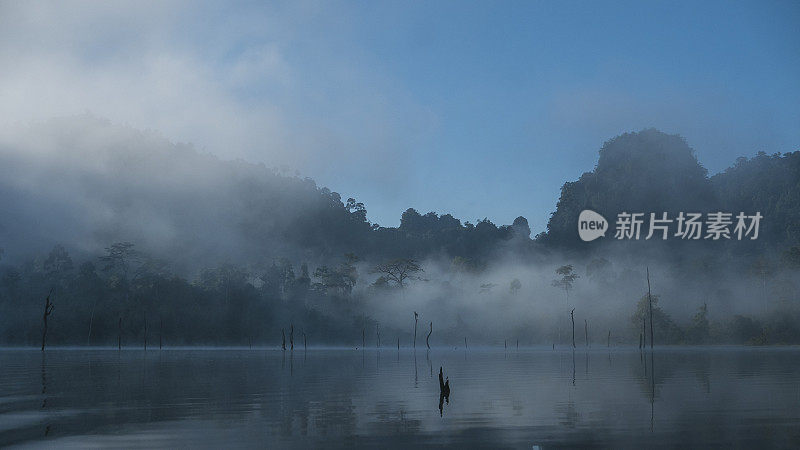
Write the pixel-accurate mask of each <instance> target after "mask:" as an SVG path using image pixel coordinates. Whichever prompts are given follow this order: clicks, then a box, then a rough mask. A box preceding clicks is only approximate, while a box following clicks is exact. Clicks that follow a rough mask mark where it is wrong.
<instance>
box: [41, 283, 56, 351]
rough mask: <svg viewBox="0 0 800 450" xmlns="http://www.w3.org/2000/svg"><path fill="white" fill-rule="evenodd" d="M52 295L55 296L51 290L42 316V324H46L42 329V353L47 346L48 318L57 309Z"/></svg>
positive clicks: (45, 301)
mask: <svg viewBox="0 0 800 450" xmlns="http://www.w3.org/2000/svg"><path fill="white" fill-rule="evenodd" d="M51 295H53V290H52V289H50V293H48V294H47V298H45V300H44V314H43V315H42V322H44V327H43V329H42V351H44V347H45V345H46V344H47V318H48V317H49V316H50V314H52V313H53V309H55V305H53V303H52V302H51V301H50V296H51Z"/></svg>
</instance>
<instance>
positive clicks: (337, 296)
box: [0, 117, 800, 345]
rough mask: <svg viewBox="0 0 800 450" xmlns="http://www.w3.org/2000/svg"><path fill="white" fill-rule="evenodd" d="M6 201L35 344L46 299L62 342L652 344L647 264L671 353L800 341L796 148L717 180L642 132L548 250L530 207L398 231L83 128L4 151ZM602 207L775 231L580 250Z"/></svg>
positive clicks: (25, 335)
mask: <svg viewBox="0 0 800 450" xmlns="http://www.w3.org/2000/svg"><path fill="white" fill-rule="evenodd" d="M0 208H2V211H3V215H2V217H0V248H2V249H3V251H2V252H0V258H2V260H0V341H2V342H4V343H11V344H33V343H35V341H36V339H38V337H37V336H38V335H39V333H40V328H39V321H40V320H41V309H42V305H43V303H42V302H43V299H44V297H45V296H46V295H47V293H48V292H49V291H50V290H52V292H53V299H54V302H55V304H56V310H55V312H54V313H53V317H52V319H51V332H50V337H49V338H48V339H50V341H51V342H52V343H53V344H56V345H57V344H90V345H108V344H111V343H114V342H116V339H117V338H119V336H123V335H124V336H125V339H126V342H139V341H141V340H143V339H144V337H145V336H144V333H145V332H144V330H145V323H149V329H150V330H151V331H150V333H155V334H152V335H151V339H155V338H154V336H161V334H160V333H163V334H164V336H166V338H167V342H168V343H169V344H170V345H175V344H197V343H204V344H238V345H241V344H244V343H246V342H251V343H256V344H260V345H275V343H276V342H278V341H277V339H278V338H277V336H280V330H281V329H283V331H284V334H286V333H289V332H290V330H296V333H308V335H309V336H310V339H311V342H312V343H316V344H319V343H340V344H342V343H343V344H348V345H350V344H358V343H359V342H360V341H361V337H362V333H364V334H366V333H367V332H366V330H370V333H369V335H370V336H372V335H373V334H374V333H372V330H377V329H378V324H379V323H383V324H384V326H383V327H381V329H383V330H384V331H383V333H385V334H386V335H387V336H395V337H397V339H402V340H403V342H404V343H408V341H409V339H411V338H410V336H411V334H410V330H409V329H408V328H407V327H406V325H407V324H406V322H408V317H410V314H411V311H422V314H423V315H424V316H425V317H426V318H428V319H431V320H432V321H434V322H435V323H436V324H437V326H436V329H437V335H436V338H437V339H439V342H440V343H444V342H460V341H461V340H462V339H463V337H464V336H465V334H469V335H470V336H473V338H474V339H476V340H477V342H486V343H490V342H494V340H496V339H499V338H500V336H506V337H510V336H511V335H514V336H516V337H517V338H521V339H523V342H525V343H548V342H555V341H556V340H558V339H560V338H559V337H556V336H561V332H560V331H561V327H562V326H566V325H565V324H564V323H562V322H561V319H563V313H564V311H566V308H567V306H571V307H575V308H577V311H576V315H578V314H583V315H584V317H591V318H592V319H591V320H592V321H593V323H595V324H596V325H598V328H597V329H598V330H600V329H601V328H602V329H604V330H605V329H609V330H610V329H611V328H612V327H613V328H615V329H617V330H619V331H618V333H615V336H618V338H619V339H622V340H627V341H628V342H630V341H632V340H633V341H634V342H635V337H636V333H637V331H636V327H635V326H633V325H632V322H635V321H636V320H638V319H637V317H638V316H637V314H641V311H640V310H641V302H640V299H641V296H642V274H641V273H640V272H641V269H642V267H643V265H645V264H647V265H650V266H651V267H655V268H656V273H657V274H658V275H657V277H660V280H659V281H660V286H659V288H658V299H659V300H658V302H659V304H658V310H657V316H658V318H659V321H660V323H661V324H662V325H663V326H662V328H661V329H660V330H659V333H661V334H660V335H658V334H657V339H661V342H665V343H666V342H674V343H679V342H692V343H699V342H710V341H714V340H717V341H736V342H754V343H776V342H798V341H800V330H799V329H798V326H797V325H795V324H796V323H799V322H800V321H793V319H792V318H794V317H800V313H798V311H800V308H798V270H800V152H794V153H785V154H774V155H766V154H764V153H758V154H757V155H756V156H755V157H753V158H744V157H743V158H739V159H738V160H737V161H736V162H735V164H734V165H733V166H732V167H730V168H729V169H727V170H725V171H724V172H722V173H719V174H715V175H713V176H711V177H709V176H708V173H707V170H706V169H705V168H703V166H702V165H701V164H700V162H699V161H698V160H697V158H696V156H695V154H694V151H693V150H692V149H691V147H689V145H688V144H687V143H686V142H685V140H684V139H682V138H681V137H680V136H676V135H668V134H665V133H662V132H659V131H657V130H654V129H648V130H643V131H641V132H637V133H626V134H623V135H621V136H618V137H615V138H613V139H611V140H609V141H608V142H606V143H605V144H604V145H603V146H602V148H601V149H600V153H599V158H598V162H597V165H596V167H595V168H594V170H592V171H590V172H586V173H584V174H583V175H582V176H581V177H580V178H579V179H578V180H577V181H574V182H567V183H565V184H564V186H563V188H562V190H561V197H560V199H559V200H558V203H557V205H556V209H555V212H554V213H553V214H552V217H551V218H550V221H549V223H548V226H547V231H546V232H543V233H539V234H538V235H537V236H536V237H534V238H532V237H531V229H530V226H529V225H528V221H527V220H526V219H525V218H524V217H522V216H520V217H518V218H517V219H516V220H514V222H513V223H512V224H510V225H501V226H498V225H496V224H494V223H492V222H491V221H489V220H488V219H483V220H478V221H476V223H471V222H469V221H463V222H462V221H461V220H460V219H458V218H455V217H453V216H452V215H450V214H437V213H434V212H429V213H426V214H421V213H420V212H418V211H416V210H415V209H412V208H409V209H408V210H406V211H405V212H403V213H402V216H401V220H400V225H399V226H398V227H382V226H380V225H378V224H374V223H370V222H369V221H368V219H367V206H366V205H364V204H363V203H361V202H359V201H358V200H357V199H354V198H347V199H343V198H342V197H341V196H340V194H338V193H336V192H332V191H331V190H329V189H327V188H324V187H319V186H317V185H316V183H315V182H314V181H313V180H311V179H309V178H303V177H300V176H298V175H296V174H295V175H291V174H287V173H283V172H280V171H276V170H272V169H269V168H267V167H266V166H264V165H258V164H251V163H247V162H244V161H222V160H219V159H218V158H216V157H213V156H211V155H207V154H204V153H201V152H198V151H197V150H195V149H194V148H192V147H191V146H189V145H184V144H173V143H170V142H169V141H167V140H166V139H164V138H162V137H160V136H158V135H157V134H155V133H153V132H144V131H138V130H133V129H130V128H126V127H122V126H117V125H113V124H110V123H107V122H104V121H101V120H98V119H95V118H91V117H80V118H69V119H59V120H53V121H50V122H47V123H45V124H40V125H37V126H33V127H31V128H30V130H29V131H28V132H27V133H22V134H20V135H18V136H17V137H16V138H14V139H5V140H4V141H3V142H0ZM587 208H588V209H592V210H595V211H597V212H599V213H601V214H603V215H604V216H605V217H607V218H609V219H612V220H613V218H614V217H615V216H616V214H617V213H619V212H620V211H641V212H656V211H658V212H661V211H664V212H669V213H671V214H677V213H678V212H679V211H693V212H709V211H719V210H722V211H729V212H734V213H735V212H739V211H746V212H755V211H760V212H761V214H762V215H763V216H764V221H763V223H762V229H761V234H760V237H759V239H758V240H755V241H747V242H745V241H727V242H706V241H702V242H691V243H687V242H681V241H680V240H669V241H665V242H626V243H622V242H617V241H614V240H613V239H610V238H609V237H607V238H605V239H600V240H598V241H595V242H592V243H585V242H582V241H580V240H579V239H578V236H577V231H576V224H577V216H578V214H579V213H580V211H581V210H583V209H587ZM565 267H569V270H570V272H569V274H568V275H570V276H574V278H571V281H570V284H569V289H567V288H565V287H564V279H563V277H564V276H566V275H564V274H563V273H561V272H559V270H562V271H565V270H566V269H564V268H565ZM573 267H574V272H573ZM573 284H574V286H573ZM657 286H658V285H657ZM564 292H566V293H567V295H566V297H565V296H564V295H563V294H564ZM637 302H639V303H637ZM637 305H638V306H637ZM670 314H672V315H673V316H674V318H673V317H671V316H670ZM403 317H404V319H403ZM554 317H555V318H557V320H551V318H554ZM620 317H623V318H624V319H620ZM709 321H711V324H710V325H709ZM120 324H121V325H120ZM440 325H441V326H440ZM293 332H294V331H293ZM598 333H599V331H598ZM297 336H299V334H297V335H294V336H292V338H293V339H296V338H297ZM385 341H386V342H389V341H391V339H390V338H388V337H387V338H386V339H385ZM404 345H405V344H404Z"/></svg>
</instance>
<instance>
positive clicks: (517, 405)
mask: <svg viewBox="0 0 800 450" xmlns="http://www.w3.org/2000/svg"><path fill="white" fill-rule="evenodd" d="M440 366H443V367H444V372H445V375H446V376H447V377H449V379H450V384H451V386H452V394H451V396H450V401H449V403H447V402H444V404H443V405H442V410H441V411H440V409H439V385H438V370H439V367H440ZM9 445H10V446H20V447H32V448H35V447H58V448H70V447H72V448H85V447H102V448H108V447H121V448H136V447H158V448H197V447H211V448H236V447H257V448H265V447H270V448H283V447H294V448H309V447H326V448H336V447H354V446H355V447H373V448H374V447H404V448H412V447H426V446H457V447H462V448H463V447H465V446H469V447H474V446H483V447H492V448H502V447H513V448H527V449H531V448H537V446H538V448H547V447H561V446H569V447H575V446H580V447H617V448H618V447H642V446H647V447H660V446H663V447H675V446H680V445H687V446H692V447H707V446H736V447H748V446H752V447H758V448H763V447H765V446H769V447H797V446H800V349H797V348H741V347H738V348H737V347H724V348H662V349H656V351H655V352H654V353H653V354H650V353H644V354H640V352H639V351H638V349H631V348H613V349H611V350H610V351H609V350H608V349H606V348H599V347H598V348H593V349H590V350H588V351H586V350H584V349H580V348H579V349H578V350H576V351H574V352H573V351H572V350H571V349H568V348H564V349H556V350H555V351H554V350H552V349H551V348H549V347H547V348H545V347H537V348H525V349H519V350H516V349H513V350H512V349H511V348H509V349H508V350H507V351H504V350H503V349H499V350H497V349H472V348H470V349H469V350H468V351H465V350H464V349H463V348H459V349H452V348H451V349H435V350H433V351H430V352H427V351H426V350H424V349H423V350H420V349H418V350H417V351H416V356H415V353H414V352H413V351H411V350H407V349H403V350H400V351H397V350H395V349H383V350H381V351H377V350H375V349H368V350H366V351H364V350H345V349H324V350H323V349H313V350H312V349H309V350H308V351H303V350H300V351H298V350H295V351H294V352H288V351H287V352H285V353H284V352H281V351H276V350H274V349H258V350H256V349H253V350H248V349H170V350H163V351H158V350H154V351H148V352H147V353H145V352H144V351H142V350H123V351H121V352H117V351H116V350H107V349H96V350H85V349H53V350H48V351H47V352H46V354H45V355H42V353H41V352H39V351H35V350H28V349H25V350H20V349H7V350H0V446H9Z"/></svg>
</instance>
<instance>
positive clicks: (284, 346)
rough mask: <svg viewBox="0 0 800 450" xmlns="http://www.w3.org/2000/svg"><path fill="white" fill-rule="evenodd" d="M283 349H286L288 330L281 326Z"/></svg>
mask: <svg viewBox="0 0 800 450" xmlns="http://www.w3.org/2000/svg"><path fill="white" fill-rule="evenodd" d="M281 349H282V350H283V351H286V331H285V330H284V329H283V328H281Z"/></svg>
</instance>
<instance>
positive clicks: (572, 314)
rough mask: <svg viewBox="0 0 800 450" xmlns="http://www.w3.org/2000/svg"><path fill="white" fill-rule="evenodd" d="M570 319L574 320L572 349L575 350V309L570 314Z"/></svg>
mask: <svg viewBox="0 0 800 450" xmlns="http://www.w3.org/2000/svg"><path fill="white" fill-rule="evenodd" d="M569 318H570V319H572V348H575V308H572V311H570V312H569Z"/></svg>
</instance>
